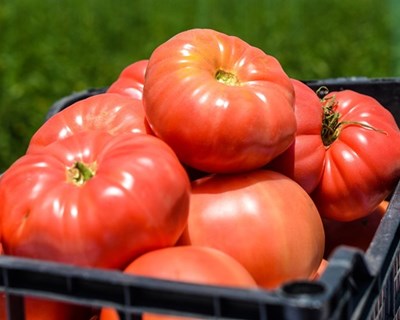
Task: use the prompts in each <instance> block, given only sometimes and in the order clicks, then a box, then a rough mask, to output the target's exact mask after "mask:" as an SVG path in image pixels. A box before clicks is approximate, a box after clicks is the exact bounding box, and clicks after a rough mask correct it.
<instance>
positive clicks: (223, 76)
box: [215, 69, 240, 86]
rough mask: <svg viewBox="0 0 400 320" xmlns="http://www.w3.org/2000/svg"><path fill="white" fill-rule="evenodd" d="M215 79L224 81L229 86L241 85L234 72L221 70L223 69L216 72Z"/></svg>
mask: <svg viewBox="0 0 400 320" xmlns="http://www.w3.org/2000/svg"><path fill="white" fill-rule="evenodd" d="M215 79H217V81H219V82H222V83H223V84H226V85H228V86H239V85H240V81H239V79H238V78H237V76H236V75H235V74H234V73H232V72H228V71H225V70H221V69H219V70H218V71H217V72H216V74H215Z"/></svg>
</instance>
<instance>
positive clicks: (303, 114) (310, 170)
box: [268, 79, 325, 193]
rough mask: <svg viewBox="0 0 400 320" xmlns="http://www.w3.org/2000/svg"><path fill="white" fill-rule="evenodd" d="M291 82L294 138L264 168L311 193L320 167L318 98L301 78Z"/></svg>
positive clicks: (320, 116) (321, 165) (319, 112)
mask: <svg viewBox="0 0 400 320" xmlns="http://www.w3.org/2000/svg"><path fill="white" fill-rule="evenodd" d="M292 83H293V86H294V90H295V95H296V100H295V107H294V112H295V115H296V120H297V132H296V138H295V141H294V142H293V143H292V145H291V146H290V147H289V148H288V149H287V150H286V151H285V152H284V153H283V154H281V155H279V156H278V157H277V158H275V159H274V160H272V162H271V163H270V164H269V165H268V168H270V169H272V170H275V171H279V172H281V173H283V174H285V175H287V176H288V177H290V178H292V179H293V180H295V181H296V182H298V183H299V184H300V185H301V186H302V187H303V188H304V189H305V190H306V191H307V192H308V193H311V192H312V191H313V190H314V189H315V188H316V186H317V185H318V183H319V181H320V179H321V176H322V172H323V169H324V159H325V146H324V145H323V143H322V137H321V131H322V116H323V112H322V102H321V100H320V98H319V97H318V95H317V94H316V92H314V91H313V90H312V89H311V88H310V87H308V86H307V85H305V84H304V83H302V82H301V81H298V80H295V79H292Z"/></svg>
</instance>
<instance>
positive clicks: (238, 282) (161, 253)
mask: <svg viewBox="0 0 400 320" xmlns="http://www.w3.org/2000/svg"><path fill="white" fill-rule="evenodd" d="M160 266H162V267H160ZM124 272H125V273H129V274H135V275H140V276H146V277H153V278H159V279H165V280H174V281H181V282H190V283H198V284H206V285H220V286H229V287H242V288H253V289H255V288H257V284H256V282H255V281H254V279H253V278H252V276H251V275H250V274H249V272H248V271H247V270H246V269H245V268H244V267H243V266H242V265H241V264H240V263H239V262H237V261H236V260H235V259H233V258H232V257H230V256H229V255H227V254H225V253H223V252H222V251H219V250H216V249H213V248H208V247H201V246H177V247H170V248H164V249H159V250H154V251H151V252H148V253H145V254H144V255H142V256H140V257H138V258H137V259H135V260H134V261H133V262H132V263H130V264H129V266H128V267H127V268H126V269H125V271H124ZM143 319H144V320H150V319H158V320H161V319H168V320H172V319H178V320H179V319H181V320H183V319H189V318H186V317H185V318H182V317H173V316H164V315H155V314H154V315H153V314H144V315H143ZM100 320H118V317H117V313H116V312H115V310H113V309H111V308H103V309H102V310H101V313H100Z"/></svg>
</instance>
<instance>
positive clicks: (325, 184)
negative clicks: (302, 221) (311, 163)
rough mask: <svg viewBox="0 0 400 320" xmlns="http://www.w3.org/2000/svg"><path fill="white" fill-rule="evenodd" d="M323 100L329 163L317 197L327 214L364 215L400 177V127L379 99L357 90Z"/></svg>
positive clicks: (337, 217)
mask: <svg viewBox="0 0 400 320" xmlns="http://www.w3.org/2000/svg"><path fill="white" fill-rule="evenodd" d="M323 105H324V119H323V131H322V140H323V142H324V145H325V148H326V153H325V165H324V172H323V174H322V178H321V181H320V183H319V184H318V186H317V188H316V189H315V190H314V192H313V193H312V198H313V200H314V202H315V203H316V205H317V207H318V210H319V212H320V213H321V215H323V216H324V217H325V218H328V219H332V220H339V221H351V220H355V219H359V218H362V217H365V216H367V215H368V214H370V213H371V212H372V210H374V209H375V208H376V207H377V206H378V205H379V203H380V202H381V201H383V200H384V199H386V197H387V196H388V195H389V194H390V192H391V191H393V188H394V186H395V183H397V181H398V180H399V178H400V147H399V146H400V130H399V128H398V127H397V124H396V121H395V119H394V117H393V115H392V114H391V113H390V112H389V111H388V110H387V109H385V108H384V107H383V106H382V105H381V104H380V103H379V102H378V101H377V100H375V99H374V98H372V97H370V96H367V95H364V94H360V93H357V92H355V91H351V90H344V91H340V92H331V93H329V94H328V95H327V96H326V97H325V98H324V99H323Z"/></svg>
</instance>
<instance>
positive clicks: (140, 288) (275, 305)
mask: <svg viewBox="0 0 400 320" xmlns="http://www.w3.org/2000/svg"><path fill="white" fill-rule="evenodd" d="M306 83H307V84H308V85H309V86H310V87H312V88H313V89H318V88H319V87H321V86H326V87H328V89H329V90H330V91H334V90H342V89H352V90H355V91H358V92H361V93H365V94H369V95H371V96H374V97H375V98H376V99H377V100H379V101H380V102H381V103H382V104H383V105H384V106H385V107H386V108H388V109H389V110H390V111H391V112H392V113H393V115H394V116H395V118H396V121H397V123H398V124H399V123H400V79H398V78H393V79H369V78H339V79H326V80H315V81H314V80H312V81H306ZM105 90H106V89H105V88H100V89H90V90H86V91H82V92H78V93H73V94H72V95H71V96H68V97H65V98H63V99H61V100H59V101H57V102H56V103H55V104H54V105H53V106H52V107H51V108H50V110H49V113H48V115H47V117H51V116H52V115H54V114H55V113H56V112H58V111H60V110H62V109H63V108H66V107H68V106H69V105H70V104H72V103H73V102H75V101H78V100H81V99H83V98H85V97H89V96H91V95H94V94H98V93H101V92H104V91H105ZM399 147H400V146H399ZM0 291H4V293H5V295H6V298H7V300H6V301H7V307H8V310H9V315H8V319H12V320H22V319H24V308H23V297H26V296H36V297H42V298H47V299H56V300H60V301H64V302H70V303H76V304H81V305H86V306H91V307H94V308H100V307H103V306H110V307H114V308H116V309H117V310H119V312H120V317H121V319H125V320H127V319H140V314H141V313H143V312H159V313H162V314H176V315H182V316H194V317H199V318H205V319H210V318H214V319H216V318H217V319H262V320H271V319H272V320H275V319H280V320H285V319H287V320H300V319H302V320H303V319H304V320H312V319H326V320H339V319H352V320H364V319H370V320H378V319H400V181H399V183H398V184H397V187H396V189H395V190H394V192H393V194H392V195H391V198H390V203H389V207H388V209H387V211H386V214H385V216H384V217H383V219H382V221H381V223H380V225H379V228H378V230H377V232H376V234H375V237H374V238H373V240H372V242H371V243H370V246H369V248H368V250H367V251H366V252H365V253H364V252H363V251H361V250H358V249H355V248H352V247H346V246H341V247H339V248H337V249H336V250H335V251H334V253H333V254H332V255H331V256H330V258H329V264H328V267H327V269H326V270H325V272H324V273H323V274H322V276H321V278H320V279H319V280H318V281H295V282H289V283H287V284H285V285H282V286H281V287H280V288H279V289H277V290H274V291H266V290H260V291H252V290H246V289H233V288H224V287H217V286H206V285H196V284H188V283H182V282H174V281H166V280H157V279H152V278H146V277H137V276H132V275H126V274H122V273H121V272H118V271H107V270H100V269H93V268H80V267H74V266H70V265H65V264H59V263H52V262H43V261H38V260H33V259H26V258H17V257H11V256H1V257H0Z"/></svg>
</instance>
